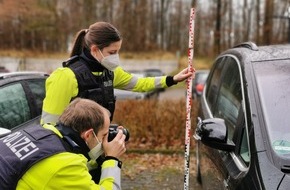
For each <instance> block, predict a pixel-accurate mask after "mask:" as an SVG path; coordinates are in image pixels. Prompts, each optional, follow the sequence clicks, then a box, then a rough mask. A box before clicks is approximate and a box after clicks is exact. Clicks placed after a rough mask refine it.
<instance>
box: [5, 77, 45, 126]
mask: <svg viewBox="0 0 290 190" xmlns="http://www.w3.org/2000/svg"><path fill="white" fill-rule="evenodd" d="M44 96H45V78H35V79H31V78H30V79H22V80H15V81H12V82H9V83H8V84H6V85H3V86H1V87H0V127H3V128H7V129H12V128H13V127H16V126H17V125H20V124H22V123H24V122H26V121H29V120H31V119H33V118H35V117H37V116H39V115H40V114H41V109H42V101H43V99H44Z"/></svg>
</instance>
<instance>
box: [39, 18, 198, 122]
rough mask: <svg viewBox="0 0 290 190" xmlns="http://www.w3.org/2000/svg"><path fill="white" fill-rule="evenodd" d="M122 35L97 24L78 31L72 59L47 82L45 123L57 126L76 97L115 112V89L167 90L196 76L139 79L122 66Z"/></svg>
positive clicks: (181, 73)
mask: <svg viewBox="0 0 290 190" xmlns="http://www.w3.org/2000/svg"><path fill="white" fill-rule="evenodd" d="M121 45H122V37H121V34H120V32H119V31H118V30H117V29H116V28H115V27H114V26H113V25H111V24H110V23H107V22H96V23H94V24H92V25H90V27H89V28H88V29H83V30H81V31H79V32H78V34H77V36H76V39H75V43H74V46H73V49H72V52H71V55H70V56H71V57H70V59H69V60H67V61H66V62H64V63H63V68H58V69H56V70H55V71H54V72H53V73H52V74H51V75H50V77H49V78H48V79H47V81H46V97H45V99H44V101H43V109H42V118H41V123H55V122H56V121H57V120H58V117H59V116H60V115H61V114H62V112H63V110H64V109H65V108H66V106H67V105H68V104H69V103H70V102H71V101H72V100H73V99H74V98H75V97H82V98H87V99H91V100H94V101H96V102H98V103H99V104H101V105H102V106H104V107H105V108H107V109H108V110H109V111H110V112H111V119H112V117H113V113H114V110H115V97H114V88H118V89H123V90H129V91H135V92H146V91H151V90H154V89H156V88H167V87H170V86H172V85H174V84H176V83H178V82H180V81H183V80H185V79H187V78H188V77H189V76H191V75H193V71H187V70H188V69H187V68H186V69H184V70H182V71H181V72H180V73H178V74H176V75H175V76H162V77H147V78H138V77H136V76H134V75H132V74H130V73H128V72H126V71H124V70H123V69H122V68H121V67H120V60H119V54H118V53H119V50H120V49H121Z"/></svg>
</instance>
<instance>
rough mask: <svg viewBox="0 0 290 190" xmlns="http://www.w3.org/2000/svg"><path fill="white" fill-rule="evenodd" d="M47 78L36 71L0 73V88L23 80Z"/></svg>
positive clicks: (45, 74) (44, 74)
mask: <svg viewBox="0 0 290 190" xmlns="http://www.w3.org/2000/svg"><path fill="white" fill-rule="evenodd" d="M48 76H49V74H47V73H45V72H38V71H16V72H9V73H0V86H2V85H5V84H7V83H11V82H14V81H20V80H24V79H36V78H38V79H39V78H40V79H41V78H43V79H46V78H47V77H48Z"/></svg>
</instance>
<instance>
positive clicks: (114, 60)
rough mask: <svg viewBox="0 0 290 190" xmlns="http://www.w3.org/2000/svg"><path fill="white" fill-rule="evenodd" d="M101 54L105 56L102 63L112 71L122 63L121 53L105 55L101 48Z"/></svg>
mask: <svg viewBox="0 0 290 190" xmlns="http://www.w3.org/2000/svg"><path fill="white" fill-rule="evenodd" d="M99 51H100V53H101V55H102V56H103V59H102V61H101V64H102V65H103V66H104V67H105V68H107V69H108V70H110V71H114V70H115V69H116V68H117V67H118V66H119V65H120V57H119V54H117V53H116V54H112V55H108V56H106V57H104V55H103V54H102V52H101V50H99Z"/></svg>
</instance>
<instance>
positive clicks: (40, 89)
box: [28, 79, 45, 113]
mask: <svg viewBox="0 0 290 190" xmlns="http://www.w3.org/2000/svg"><path fill="white" fill-rule="evenodd" d="M28 86H29V88H30V90H31V92H32V94H33V95H34V100H35V103H36V109H37V113H41V110H42V102H43V99H44V97H45V79H38V80H29V81H28Z"/></svg>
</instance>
